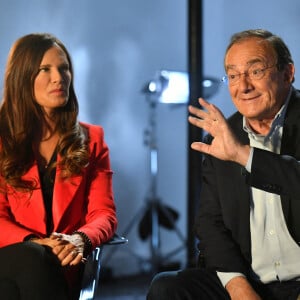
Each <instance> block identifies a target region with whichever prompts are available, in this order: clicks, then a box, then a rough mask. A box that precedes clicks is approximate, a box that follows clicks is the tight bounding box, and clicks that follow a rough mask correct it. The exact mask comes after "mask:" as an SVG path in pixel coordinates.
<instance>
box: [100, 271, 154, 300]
mask: <svg viewBox="0 0 300 300" xmlns="http://www.w3.org/2000/svg"><path fill="white" fill-rule="evenodd" d="M151 280H152V275H150V274H138V275H131V276H127V277H122V278H104V279H103V280H100V282H99V287H98V291H97V298H96V299H97V300H100V299H101V300H145V299H146V294H147V290H148V287H149V284H150V282H151Z"/></svg>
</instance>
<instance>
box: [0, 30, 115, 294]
mask: <svg viewBox="0 0 300 300" xmlns="http://www.w3.org/2000/svg"><path fill="white" fill-rule="evenodd" d="M77 117H78V102H77V98H76V95H75V91H74V86H73V69H72V63H71V59H70V55H69V53H68V51H67V49H66V48H65V46H64V45H63V44H62V43H61V41H59V40H58V39H57V38H56V37H54V36H52V35H50V34H29V35H26V36H23V37H21V38H20V39H18V40H17V41H16V42H15V44H14V45H13V47H12V49H11V51H10V54H9V58H8V62H7V67H6V72H5V79H4V95H3V101H2V105H1V107H0V147H1V151H0V228H1V230H0V247H1V248H0V263H1V268H0V295H1V297H3V295H6V297H4V298H5V299H22V300H23V299H24V300H25V299H30V300H34V299H76V298H77V299H78V293H79V290H80V280H81V270H82V269H83V268H82V266H83V262H84V261H85V257H86V255H88V254H89V253H90V252H91V251H92V249H93V248H94V247H95V246H96V245H99V244H101V243H103V242H105V241H107V240H108V239H110V238H111V237H112V235H113V233H114V231H115V229H116V225H117V219H116V212H115V205H114V200H113V193H112V171H111V169H110V161H109V150H108V148H107V145H106V144H105V142H104V139H103V129H102V128H101V127H100V126H95V125H91V124H84V123H80V122H79V121H78V119H77Z"/></svg>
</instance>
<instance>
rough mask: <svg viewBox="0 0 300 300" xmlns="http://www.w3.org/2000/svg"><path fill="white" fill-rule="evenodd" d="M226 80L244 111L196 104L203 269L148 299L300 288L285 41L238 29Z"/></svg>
mask: <svg viewBox="0 0 300 300" xmlns="http://www.w3.org/2000/svg"><path fill="white" fill-rule="evenodd" d="M224 66H225V71H226V76H225V78H224V79H225V80H226V81H227V83H228V88H229V92H230V95H231V98H232V101H233V103H234V105H235V106H236V108H237V110H238V112H236V113H235V114H234V115H233V116H231V117H230V118H229V119H228V120H225V118H224V116H223V115H222V113H221V111H220V110H219V109H218V108H217V107H216V106H215V105H213V104H210V103H207V102H206V101H205V100H204V99H200V100H199V103H200V105H201V106H202V108H203V109H198V108H196V107H189V111H190V113H191V114H192V115H194V116H190V117H189V122H190V123H191V124H193V125H195V126H197V127H200V128H202V129H203V130H205V131H207V132H208V133H209V136H208V138H207V139H206V141H205V143H203V142H194V143H193V144H192V148H193V149H194V150H196V151H199V152H202V153H204V154H205V158H204V161H203V180H202V191H201V197H200V207H199V214H198V216H197V218H196V221H195V230H196V234H197V237H198V238H199V241H200V243H199V249H201V250H200V252H202V254H203V256H204V262H205V266H204V267H201V268H200V267H199V268H197V269H190V270H184V271H181V272H176V273H175V274H172V276H171V274H159V275H158V276H156V278H155V279H154V281H153V283H152V285H151V287H150V290H149V293H148V298H147V299H149V300H153V299H155V300H166V299H169V300H177V299H178V300H179V299H180V300H183V299H188V300H192V299H193V300H200V299H216V300H219V299H233V300H236V299H242V300H258V299H263V300H266V299H272V300H277V299H278V300H279V299H280V300H283V299H284V300H287V299H297V297H298V295H299V294H300V248H299V242H300V217H299V213H300V163H299V162H298V161H299V160H300V92H299V91H297V90H296V89H295V88H294V87H293V86H292V83H293V81H294V72H295V69H294V64H293V60H292V58H291V55H290V52H289V50H288V48H287V46H286V45H285V43H284V42H283V41H282V40H281V38H279V37H278V36H276V35H273V34H272V33H271V32H268V31H266V30H247V31H243V32H239V33H237V34H235V35H233V36H232V38H231V41H230V44H229V46H228V48H227V50H226V53H225V59H224Z"/></svg>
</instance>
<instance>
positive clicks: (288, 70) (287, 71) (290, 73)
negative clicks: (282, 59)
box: [284, 63, 295, 84]
mask: <svg viewBox="0 0 300 300" xmlns="http://www.w3.org/2000/svg"><path fill="white" fill-rule="evenodd" d="M294 75H295V66H294V64H292V63H289V64H288V65H286V66H285V68H284V81H286V82H287V83H289V84H291V83H293V82H294V80H295V77H294Z"/></svg>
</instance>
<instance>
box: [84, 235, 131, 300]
mask: <svg viewBox="0 0 300 300" xmlns="http://www.w3.org/2000/svg"><path fill="white" fill-rule="evenodd" d="M126 243H128V239H126V238H124V237H122V236H120V235H118V234H116V233H115V234H114V236H113V237H112V238H111V239H110V240H109V241H107V242H106V243H104V244H102V245H99V246H97V247H96V248H95V249H94V250H93V252H92V253H91V254H90V255H89V256H88V257H87V262H86V264H85V266H84V272H83V277H82V286H81V291H80V297H79V300H92V299H94V297H95V296H96V291H97V287H98V282H99V276H100V270H101V254H102V251H103V247H104V246H106V245H108V246H109V245H121V244H126Z"/></svg>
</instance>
